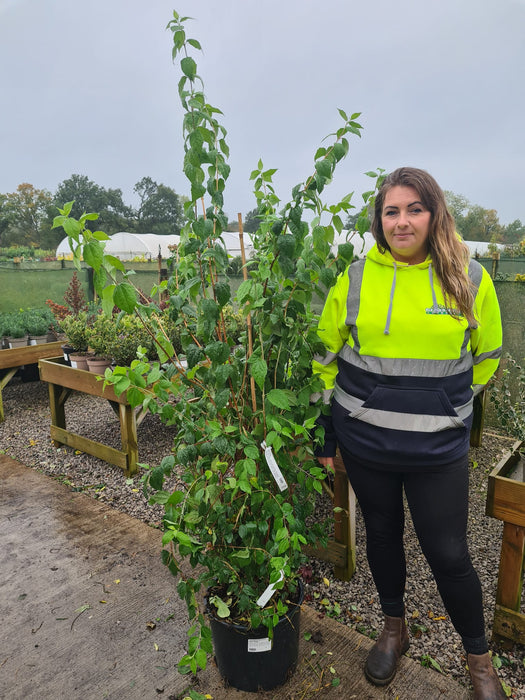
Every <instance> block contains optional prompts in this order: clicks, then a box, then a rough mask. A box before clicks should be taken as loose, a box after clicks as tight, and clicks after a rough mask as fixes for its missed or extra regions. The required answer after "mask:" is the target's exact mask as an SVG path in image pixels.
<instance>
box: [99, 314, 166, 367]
mask: <svg viewBox="0 0 525 700" xmlns="http://www.w3.org/2000/svg"><path fill="white" fill-rule="evenodd" d="M154 347H155V341H154V339H153V338H152V337H151V335H150V334H149V333H148V331H147V329H146V328H145V327H144V325H143V324H142V323H141V322H140V320H139V319H138V318H137V317H136V316H131V315H128V314H126V315H124V316H123V317H121V318H119V319H118V320H117V321H116V327H115V336H114V338H113V340H112V342H111V343H110V345H109V348H108V350H109V354H110V355H111V357H112V358H113V362H114V363H115V365H120V366H123V367H129V365H130V364H131V363H132V362H133V360H136V359H137V352H138V349H139V348H143V350H144V351H145V354H146V356H148V357H153V356H154Z"/></svg>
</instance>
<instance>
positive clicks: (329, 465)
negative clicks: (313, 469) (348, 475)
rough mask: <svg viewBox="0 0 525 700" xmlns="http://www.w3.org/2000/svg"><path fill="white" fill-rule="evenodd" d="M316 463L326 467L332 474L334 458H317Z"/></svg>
mask: <svg viewBox="0 0 525 700" xmlns="http://www.w3.org/2000/svg"><path fill="white" fill-rule="evenodd" d="M317 461H318V462H319V464H321V465H322V466H323V467H327V468H328V469H330V471H331V472H332V473H333V471H334V458H333V457H318V458H317Z"/></svg>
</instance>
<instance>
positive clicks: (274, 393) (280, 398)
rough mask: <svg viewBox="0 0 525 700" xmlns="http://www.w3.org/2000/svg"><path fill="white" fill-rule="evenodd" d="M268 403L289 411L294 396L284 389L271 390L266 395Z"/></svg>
mask: <svg viewBox="0 0 525 700" xmlns="http://www.w3.org/2000/svg"><path fill="white" fill-rule="evenodd" d="M267 398H268V401H269V402H270V403H271V404H272V405H273V406H277V408H282V409H283V410H286V411H289V410H290V408H291V404H292V402H293V403H295V402H294V401H293V399H294V396H293V393H292V392H291V391H286V390H285V389H271V390H270V391H269V392H268V394H267Z"/></svg>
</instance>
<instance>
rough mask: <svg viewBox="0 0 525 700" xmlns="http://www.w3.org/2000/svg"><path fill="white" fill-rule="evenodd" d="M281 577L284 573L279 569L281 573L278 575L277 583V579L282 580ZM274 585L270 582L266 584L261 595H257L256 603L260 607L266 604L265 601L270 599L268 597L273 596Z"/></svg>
mask: <svg viewBox="0 0 525 700" xmlns="http://www.w3.org/2000/svg"><path fill="white" fill-rule="evenodd" d="M283 578H284V574H283V572H282V571H281V575H280V576H279V580H278V581H276V583H279V581H282V580H283ZM274 586H275V583H270V585H269V586H267V587H266V588H265V590H264V591H263V592H262V593H261V595H260V596H259V600H258V601H257V605H258V606H259V607H260V608H264V606H265V605H266V603H267V602H268V601H269V600H270V598H271V597H272V596H273V594H274V593H275V588H274Z"/></svg>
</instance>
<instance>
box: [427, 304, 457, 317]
mask: <svg viewBox="0 0 525 700" xmlns="http://www.w3.org/2000/svg"><path fill="white" fill-rule="evenodd" d="M425 313H427V314H432V315H434V316H444V315H448V316H462V313H461V311H460V310H459V309H453V308H451V307H450V306H448V307H447V306H443V304H437V305H436V306H431V307H429V308H428V309H425Z"/></svg>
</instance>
